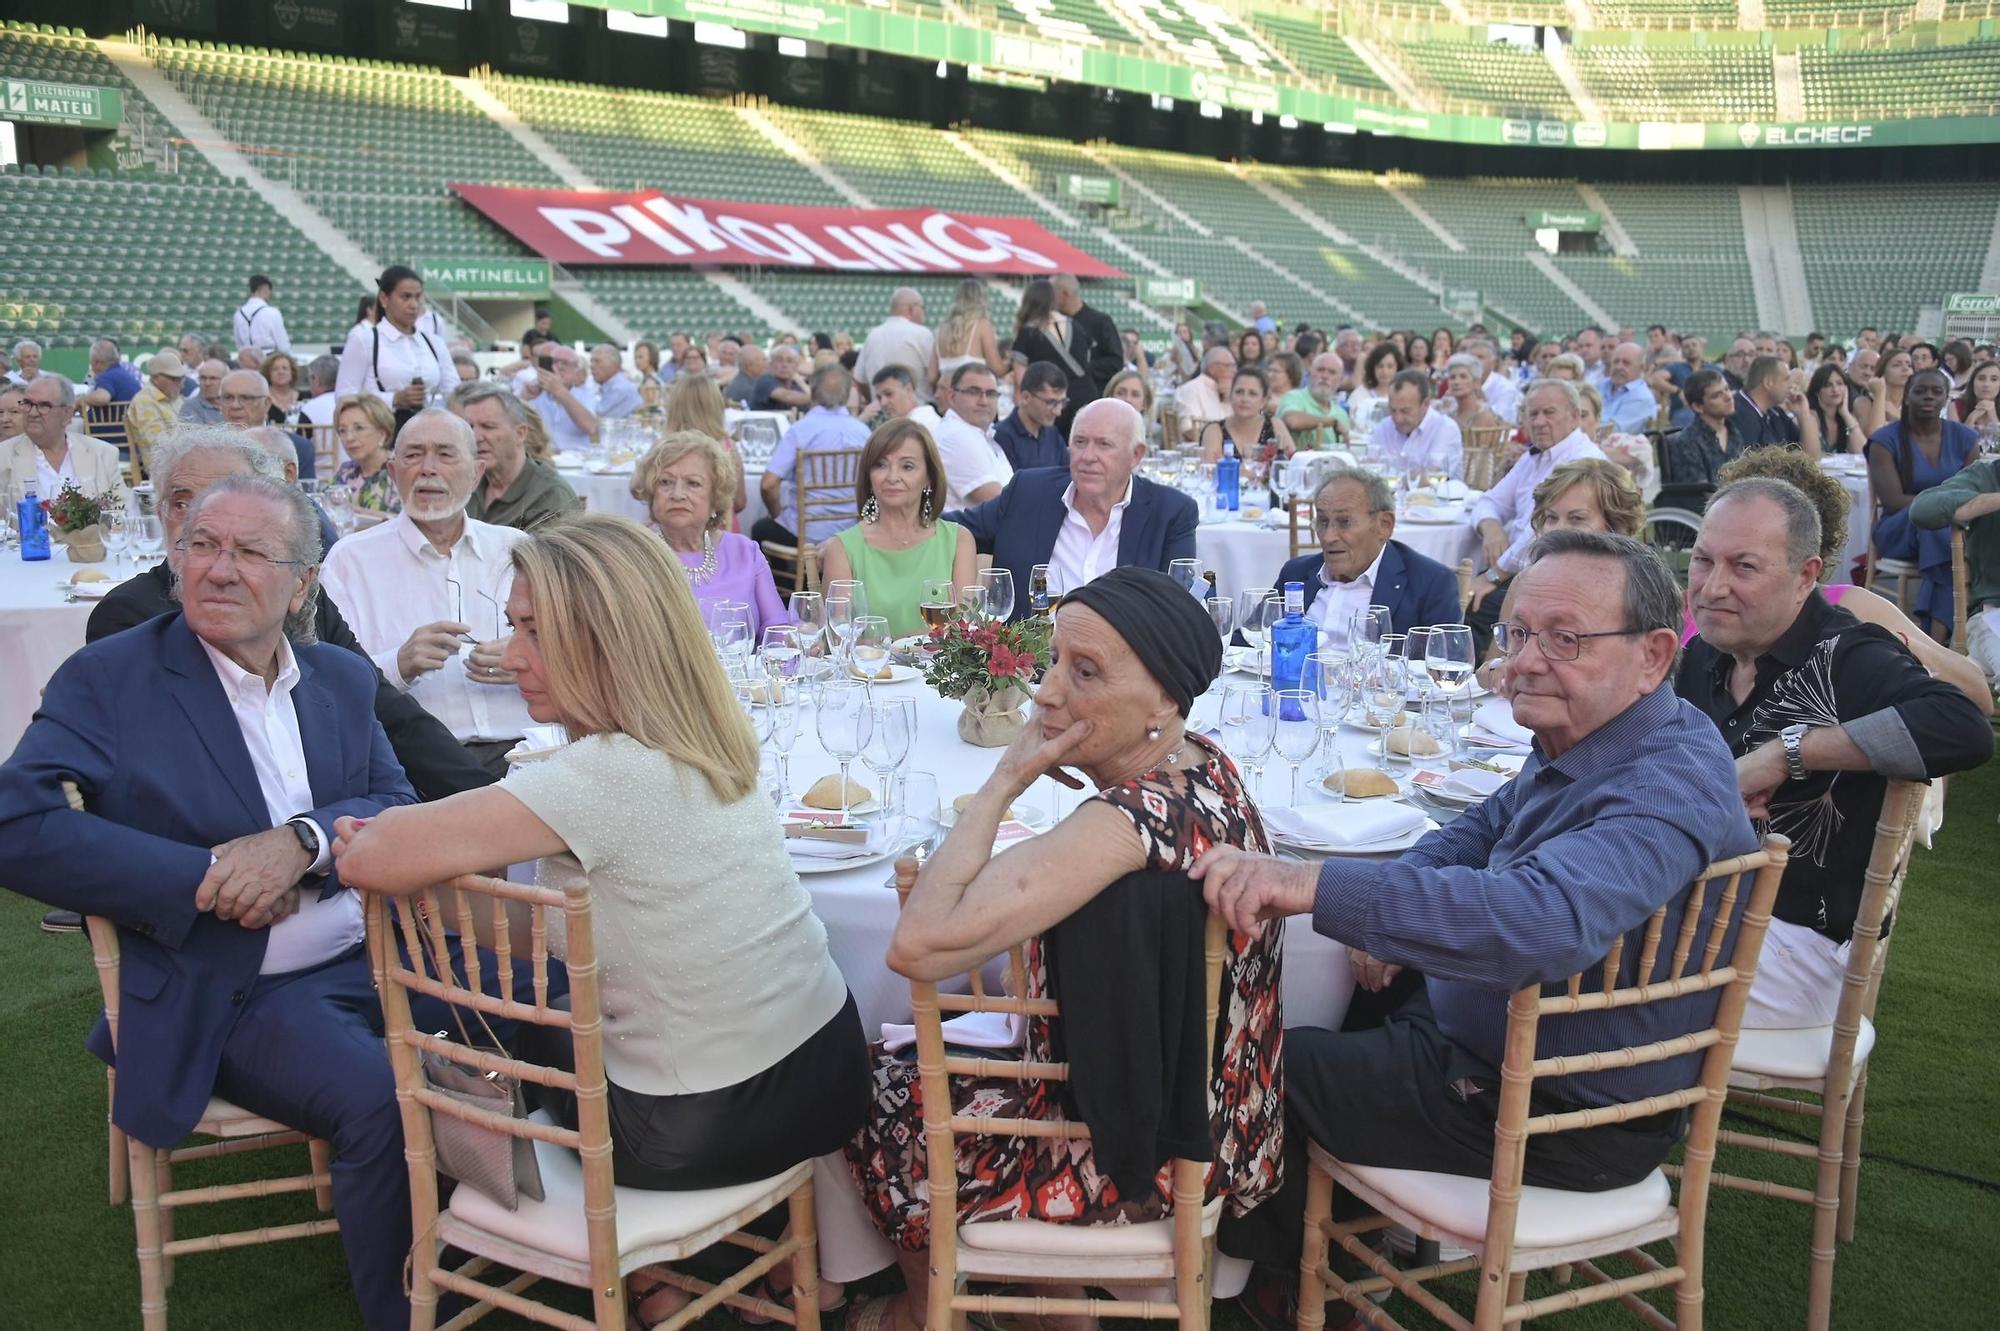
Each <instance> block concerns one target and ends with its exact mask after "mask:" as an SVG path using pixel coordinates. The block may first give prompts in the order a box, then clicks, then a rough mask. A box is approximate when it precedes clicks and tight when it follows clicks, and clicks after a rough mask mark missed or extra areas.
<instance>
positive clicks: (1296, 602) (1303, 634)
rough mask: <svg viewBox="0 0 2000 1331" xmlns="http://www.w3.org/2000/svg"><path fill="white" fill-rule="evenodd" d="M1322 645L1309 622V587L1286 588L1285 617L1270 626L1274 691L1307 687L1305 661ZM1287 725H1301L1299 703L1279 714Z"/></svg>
mask: <svg viewBox="0 0 2000 1331" xmlns="http://www.w3.org/2000/svg"><path fill="white" fill-rule="evenodd" d="M1318 641H1319V629H1318V628H1316V627H1315V626H1314V625H1313V622H1312V621H1311V620H1309V619H1307V618H1306V585H1305V584H1304V583H1303V582H1288V583H1286V584H1285V617H1284V618H1283V619H1281V620H1279V621H1278V622H1277V623H1275V624H1273V625H1272V626H1271V688H1272V689H1273V690H1274V691H1279V692H1282V691H1283V690H1285V689H1301V688H1304V687H1305V682H1304V681H1305V674H1306V658H1307V657H1308V656H1311V655H1312V653H1313V649H1314V647H1315V646H1316V645H1317V644H1318ZM1279 715H1280V716H1282V717H1283V718H1284V719H1285V720H1287V721H1302V720H1304V719H1305V714H1304V712H1302V711H1301V710H1300V709H1299V705H1298V703H1297V702H1296V701H1291V702H1287V704H1286V710H1285V711H1283V712H1281V713H1280V714H1279Z"/></svg>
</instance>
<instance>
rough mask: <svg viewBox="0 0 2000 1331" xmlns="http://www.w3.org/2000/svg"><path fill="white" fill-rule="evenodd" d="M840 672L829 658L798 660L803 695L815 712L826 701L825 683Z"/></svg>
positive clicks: (818, 657) (810, 657)
mask: <svg viewBox="0 0 2000 1331" xmlns="http://www.w3.org/2000/svg"><path fill="white" fill-rule="evenodd" d="M839 670H840V666H839V664H838V663H836V662H835V661H834V660H833V658H832V657H829V656H807V657H801V658H800V660H799V677H800V679H802V680H803V681H804V690H803V692H804V694H805V697H806V699H807V700H808V701H810V702H811V703H812V705H813V709H814V710H815V711H817V710H818V709H819V706H820V704H821V703H822V702H824V701H825V699H826V682H827V681H828V680H830V679H832V678H833V677H834V676H835V674H837V673H838V672H839Z"/></svg>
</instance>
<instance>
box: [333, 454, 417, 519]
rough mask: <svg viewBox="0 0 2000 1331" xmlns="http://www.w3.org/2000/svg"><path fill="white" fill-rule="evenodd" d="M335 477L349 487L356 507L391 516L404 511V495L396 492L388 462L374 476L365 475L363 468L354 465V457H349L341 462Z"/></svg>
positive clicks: (335, 479)
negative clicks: (362, 471)
mask: <svg viewBox="0 0 2000 1331" xmlns="http://www.w3.org/2000/svg"><path fill="white" fill-rule="evenodd" d="M333 478H334V481H335V482H336V483H338V484H340V485H344V486H346V487H347V492H348V493H349V494H350V495H352V496H353V501H354V506H355V507H356V508H360V509H366V510H368V511H369V512H371V513H387V514H390V515H391V516H394V515H395V514H397V513H401V512H402V511H403V497H402V496H401V495H400V494H398V493H396V486H395V483H394V482H393V481H391V480H390V478H389V466H388V464H387V463H384V464H383V465H381V466H380V467H377V468H376V469H375V474H374V475H373V476H363V475H362V474H361V468H359V467H357V466H355V465H354V459H352V458H348V459H347V460H346V461H344V462H342V463H341V464H340V468H339V469H338V470H337V471H335V472H334V474H333Z"/></svg>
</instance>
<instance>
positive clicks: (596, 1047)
mask: <svg viewBox="0 0 2000 1331" xmlns="http://www.w3.org/2000/svg"><path fill="white" fill-rule="evenodd" d="M523 907H525V911H523V909H522V908H523ZM510 908H511V909H510ZM550 912H558V913H560V914H561V915H562V917H563V928H564V938H565V952H566V958H565V959H566V961H567V963H568V966H569V1007H568V1009H567V1010H564V1009H563V1008H559V1007H553V1006H551V1005H550V1003H549V952H548V934H549V931H548V917H549V914H550ZM523 915H525V918H522V916H523ZM367 916H368V951H369V957H370V960H371V962H372V964H373V966H374V969H375V983H376V987H377V989H378V991H379V993H380V995H381V1000H382V1015H383V1021H384V1033H385V1036H386V1038H387V1041H388V1045H389V1062H390V1066H391V1067H392V1068H393V1070H394V1072H395V1077H396V1099H397V1102H398V1103H399V1104H400V1105H401V1107H402V1113H403V1141H404V1155H405V1157H406V1158H407V1159H408V1160H409V1161H410V1163H411V1169H410V1208H411V1219H412V1222H413V1225H414V1229H415V1232H416V1233H417V1234H418V1235H422V1236H428V1235H430V1234H432V1233H434V1232H435V1226H436V1224H437V1218H438V1194H437V1178H436V1166H437V1147H436V1143H435V1140H434V1139H433V1137H432V1134H431V1118H432V1115H434V1114H444V1115H449V1116H450V1117H453V1118H458V1119H463V1120H465V1121H467V1122H469V1123H473V1124H476V1125H478V1126H480V1127H483V1128H488V1129H491V1130H493V1131H495V1132H501V1133H505V1134H507V1135H508V1136H511V1137H519V1138H534V1139H537V1140H540V1141H546V1142H550V1143H553V1144H554V1145H557V1146H563V1147H567V1148H568V1149H570V1150H572V1151H575V1152H576V1153H577V1154H578V1156H579V1157H580V1158H581V1163H582V1168H583V1198H584V1226H585V1232H586V1234H587V1237H588V1239H589V1242H590V1277H591V1280H590V1283H591V1297H592V1299H593V1301H594V1303H595V1306H596V1323H597V1324H598V1325H610V1324H616V1323H614V1322H613V1320H612V1319H613V1318H614V1317H615V1316H622V1312H623V1305H622V1293H621V1291H622V1284H621V1279H620V1275H619V1270H618V1223H617V1201H616V1199H615V1198H614V1196H613V1193H612V1180H611V1120H610V1113H609V1109H608V1105H607V1101H606V1094H607V1092H606V1088H605V1077H604V1028H603V1022H602V1020H601V1017H600V1011H599V1005H598V993H597V981H598V975H597V941H596V938H595V936H594V934H593V933H592V931H591V899H590V884H589V882H588V880H587V879H585V878H583V877H581V876H578V877H577V878H575V879H573V880H572V881H571V882H570V883H569V884H568V886H567V887H566V888H565V890H563V891H556V890H554V889H552V888H545V887H531V886H528V885H526V884H522V883H512V882H508V881H507V880H506V879H502V878H488V877H484V876H482V875H479V874H466V875H464V876H462V877H459V878H454V879H453V880H452V881H451V882H449V883H447V884H444V885H442V886H441V887H430V888H426V889H424V890H423V891H422V892H419V893H416V894H415V895H413V896H410V897H406V898H403V899H401V900H391V899H390V898H388V897H384V896H380V895H378V894H375V893H369V894H368V897H367ZM510 917H511V918H510ZM447 928H449V929H450V930H452V931H453V932H450V933H448V932H447ZM522 938H525V939H526V940H527V944H528V953H529V956H528V961H529V967H530V972H531V975H532V996H533V998H534V1001H533V1002H532V1003H525V1002H522V1001H520V1000H519V999H517V998H516V997H515V996H514V995H515V990H514V988H513V986H512V985H511V984H510V983H509V980H510V977H511V976H512V974H513V964H514V958H515V955H516V946H515V944H516V942H517V941H518V940H520V939H522ZM399 943H400V944H401V946H400V947H398V944H399ZM481 943H486V944H489V945H490V946H491V948H492V951H493V953H494V956H495V959H496V960H497V962H498V965H497V967H496V968H495V970H494V974H495V976H496V977H497V984H496V985H495V986H494V987H493V989H492V990H491V991H489V988H488V986H487V984H486V982H485V980H484V979H483V977H482V976H481V974H480V966H479V957H478V955H477V948H478V946H479V945H480V944H481ZM412 993H419V994H426V995H429V996H430V997H433V998H436V999H440V1000H442V1001H444V1002H446V1003H449V1004H451V1005H452V1006H453V1007H455V1008H458V1009H460V1010H461V1012H462V1013H463V1015H464V1017H465V1019H466V1021H467V1024H468V1026H470V1028H471V1029H472V1030H473V1031H477V1030H478V1029H479V1025H478V1023H479V1020H480V1018H479V1016H477V1015H475V1014H483V1015H484V1016H485V1017H486V1018H494V1017H498V1018H501V1019H503V1020H508V1021H516V1022H527V1023H530V1024H532V1025H536V1026H550V1027H557V1028H561V1029H566V1030H568V1031H569V1033H570V1039H571V1043H572V1046H573V1054H574V1058H573V1066H574V1068H575V1071H566V1070H564V1069H562V1068H556V1067H549V1066H545V1065H543V1064H539V1063H530V1062H528V1061H526V1060H524V1059H519V1058H514V1057H511V1056H510V1055H508V1054H507V1053H505V1052H504V1051H499V1050H488V1049H485V1048H478V1049H475V1048H469V1047H468V1046H466V1045H464V1044H461V1043H458V1042H456V1041H453V1040H450V1039H447V1038H445V1037H444V1036H440V1035H436V1034H433V1033H431V1032H427V1031H420V1030H417V1029H416V1028H415V1026H414V1024H413V1023H412V1021H411V1017H410V995H411V994H412ZM425 1051H428V1052H431V1053H435V1054H442V1055H444V1056H445V1057H447V1058H450V1059H452V1060H453V1061H455V1062H457V1063H459V1064H462V1065H465V1066H474V1067H477V1068H478V1069H479V1070H480V1071H482V1072H498V1073H501V1074H503V1075H508V1076H514V1077H518V1078H519V1079H520V1080H521V1081H523V1082H534V1083H536V1084H537V1085H542V1086H551V1087H555V1088H558V1089H560V1090H565V1091H568V1092H570V1093H571V1094H573V1095H574V1096H575V1097H576V1111H577V1127H576V1128H575V1130H571V1129H568V1128H563V1127H557V1126H554V1125H551V1124H546V1123H540V1122H535V1121H533V1120H530V1119H525V1118H514V1117H512V1116H511V1115H510V1114H507V1113H496V1112H493V1111H491V1110H488V1109H484V1108H481V1107H478V1106H475V1105H470V1104H467V1103H465V1102H463V1101H461V1100H456V1099H451V1098H448V1097H446V1096H443V1095H440V1094H439V1093H438V1092H436V1091H434V1090H432V1089H431V1088H430V1086H429V1084H428V1083H427V1082H426V1081H425V1079H424V1075H423V1071H422V1066H421V1059H420V1055H421V1054H422V1053H423V1052H425ZM411 1260H412V1261H413V1262H414V1263H416V1264H417V1266H418V1267H419V1269H420V1270H421V1271H424V1272H431V1271H433V1270H434V1267H435V1262H436V1255H435V1251H434V1247H433V1245H432V1244H431V1243H430V1242H428V1241H422V1240H420V1241H419V1242H418V1243H417V1244H416V1245H415V1247H414V1248H413V1249H412V1254H411ZM441 1283H442V1282H441Z"/></svg>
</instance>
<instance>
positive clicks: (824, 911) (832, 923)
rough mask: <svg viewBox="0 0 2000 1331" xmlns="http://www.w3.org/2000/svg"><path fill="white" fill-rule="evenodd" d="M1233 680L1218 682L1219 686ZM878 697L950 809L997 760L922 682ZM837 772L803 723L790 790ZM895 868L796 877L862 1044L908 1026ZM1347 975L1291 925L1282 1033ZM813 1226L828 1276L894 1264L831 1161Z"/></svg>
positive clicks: (1355, 741) (1340, 1003) (1034, 794)
mask: <svg viewBox="0 0 2000 1331" xmlns="http://www.w3.org/2000/svg"><path fill="white" fill-rule="evenodd" d="M1232 678H1241V677H1237V676H1225V679H1232ZM876 687H877V690H878V692H879V695H880V696H881V697H882V698H885V699H887V698H902V697H907V698H911V699H913V700H915V701H916V704H917V737H916V741H915V743H914V744H913V745H912V746H911V761H910V766H911V769H912V770H915V771H922V772H929V773H931V774H932V775H934V776H935V777H936V778H937V783H938V797H939V802H940V804H941V805H943V806H944V807H945V808H947V809H948V808H949V807H950V806H951V802H952V800H953V798H954V797H955V796H958V795H964V794H968V793H970V792H971V791H974V790H977V789H978V788H979V786H980V784H981V783H982V782H983V781H984V780H985V779H986V777H987V775H988V774H989V773H990V772H991V771H992V770H993V765H994V763H995V762H997V761H998V760H999V756H1000V753H1001V751H1000V750H998V749H982V748H978V747H976V746H974V745H970V744H967V743H965V742H964V741H962V740H960V739H959V738H958V731H957V720H958V712H959V705H958V704H957V703H955V702H949V701H946V700H945V699H942V698H940V697H938V696H937V694H936V693H934V692H932V690H931V689H930V687H929V686H928V685H927V684H925V683H924V682H923V681H922V680H913V681H911V682H909V683H905V684H894V685H878V686H876ZM1366 742H1367V737H1366V736H1364V735H1363V734H1362V733H1361V732H1360V731H1354V732H1352V733H1351V734H1348V735H1347V737H1346V739H1344V740H1343V747H1344V750H1345V751H1347V752H1349V755H1350V757H1349V760H1350V761H1359V759H1358V756H1357V755H1358V754H1359V752H1360V748H1361V746H1362V745H1363V744H1365V743H1366ZM838 771H839V766H838V764H837V763H835V761H834V760H833V759H832V758H830V757H828V756H827V755H826V752H825V750H824V749H822V748H821V747H820V744H819V740H818V737H817V735H816V733H815V731H814V728H813V725H812V720H811V709H810V705H808V707H807V720H806V724H805V728H804V731H803V733H802V734H801V736H800V738H799V742H798V746H797V748H796V749H795V751H794V752H793V755H792V761H791V779H792V789H793V791H794V793H797V792H799V791H803V790H804V789H805V788H806V787H807V786H809V785H811V784H812V782H813V781H815V780H817V779H818V778H819V777H821V776H826V775H830V774H833V773H836V772H838ZM850 777H851V778H852V779H855V780H859V781H862V782H863V783H865V784H866V785H868V786H869V787H870V788H871V789H872V788H874V787H876V786H877V785H878V784H879V783H878V782H877V781H876V779H875V777H874V775H873V774H872V773H870V772H868V771H867V770H866V769H865V768H863V767H862V766H861V764H860V763H859V762H857V763H856V764H855V765H854V767H853V769H852V770H851V772H850ZM1265 780H1266V787H1265V788H1266V789H1268V791H1269V792H1270V794H1271V796H1272V797H1273V798H1274V799H1276V800H1278V801H1280V802H1282V801H1283V800H1284V799H1285V798H1286V797H1287V795H1288V793H1289V792H1288V790H1287V788H1286V783H1287V781H1288V780H1289V777H1288V773H1287V770H1286V769H1285V767H1284V765H1283V764H1282V763H1280V764H1275V765H1274V766H1273V767H1272V768H1271V769H1270V770H1269V771H1267V772H1266V774H1265ZM1083 798H1084V796H1083V795H1082V794H1079V793H1077V792H1075V791H1069V790H1063V791H1061V793H1060V795H1058V794H1057V793H1056V787H1055V785H1054V783H1053V782H1050V781H1039V782H1036V783H1035V786H1034V787H1033V788H1032V789H1031V790H1030V791H1029V792H1028V793H1027V794H1026V795H1025V796H1024V797H1023V798H1022V799H1021V800H1020V801H1018V802H1017V804H1016V809H1017V811H1019V810H1020V806H1021V805H1028V806H1031V807H1033V808H1036V809H1038V810H1040V811H1041V812H1044V813H1047V812H1050V811H1051V804H1052V803H1053V802H1056V801H1059V804H1057V806H1056V807H1057V808H1058V809H1059V811H1060V812H1061V813H1064V814H1067V813H1069V812H1072V811H1074V810H1075V808H1076V807H1077V804H1078V802H1079V801H1080V800H1082V799H1083ZM893 876H894V875H893V864H892V863H891V862H887V861H884V862H880V863H875V864H870V865H866V866H863V867H860V868H854V869H846V870H842V871H839V872H835V873H820V874H809V875H803V876H802V881H803V882H804V883H805V885H806V888H807V890H808V891H809V892H810V893H811V895H812V900H813V909H814V911H815V913H816V914H818V916H819V918H820V920H821V921H822V922H823V923H824V924H825V925H826V931H827V942H828V946H829V948H830V950H831V951H832V953H833V958H834V961H835V962H836V963H838V964H839V966H840V970H841V974H842V975H843V976H845V977H846V980H847V987H848V989H849V990H850V991H851V992H852V993H853V994H854V999H855V1003H856V1006H857V1007H858V1008H859V1009H860V1012H861V1021H862V1025H863V1028H864V1029H865V1030H866V1031H867V1032H868V1036H869V1038H870V1039H871V1040H872V1039H876V1038H879V1036H880V1033H881V1023H883V1022H885V1021H895V1022H907V1021H909V1020H910V987H909V981H907V980H905V979H904V978H903V977H902V976H900V975H897V974H895V973H894V972H892V971H890V970H889V968H888V967H887V966H886V965H884V964H883V957H884V956H885V955H886V953H887V951H888V946H889V936H890V934H891V933H893V932H894V930H895V927H896V914H897V909H898V908H897V902H896V893H895V889H894V887H893V885H892V880H893ZM1353 985H1354V981H1353V973H1352V972H1351V971H1350V970H1349V968H1348V964H1347V953H1346V949H1345V948H1343V947H1341V946H1340V945H1339V944H1337V943H1335V942H1334V941H1333V940H1332V939H1329V938H1324V937H1322V936H1321V935H1319V934H1316V933H1314V932H1313V929H1312V923H1311V921H1310V920H1309V919H1307V918H1305V917H1299V918H1295V919H1293V920H1291V921H1290V922H1289V925H1288V927H1287V929H1286V931H1285V964H1284V990H1283V999H1284V1011H1285V1024H1286V1025H1287V1026H1327V1027H1333V1028H1338V1027H1339V1025H1340V1023H1341V1020H1342V1019H1343V1018H1344V1017H1345V1016H1346V1013H1347V1002H1348V998H1349V996H1350V994H1351V993H1352V990H1353ZM818 1181H819V1188H820V1191H819V1207H820V1213H819V1223H820V1260H821V1262H822V1265H823V1269H824V1271H825V1273H826V1275H827V1276H828V1278H829V1279H834V1280H854V1279H859V1278H860V1277H861V1276H863V1275H866V1274H868V1273H869V1272H871V1271H876V1270H880V1269H881V1268H882V1267H884V1266H886V1265H888V1264H889V1262H891V1261H893V1260H894V1258H895V1250H894V1248H893V1247H891V1246H890V1245H889V1244H888V1243H887V1242H885V1241H884V1240H883V1239H882V1237H881V1236H880V1235H879V1234H878V1233H876V1231H875V1228H874V1226H873V1225H872V1224H871V1223H870V1222H869V1220H868V1218H867V1215H866V1212H865V1211H864V1210H863V1209H862V1206H861V1202H860V1198H859V1197H858V1196H857V1195H856V1193H855V1190H854V1186H853V1183H852V1181H851V1180H850V1179H848V1177H847V1174H846V1170H845V1168H844V1166H842V1165H841V1164H840V1162H839V1161H838V1159H837V1158H836V1157H828V1158H827V1159H825V1160H823V1161H822V1162H821V1164H820V1168H819V1171H818Z"/></svg>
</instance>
